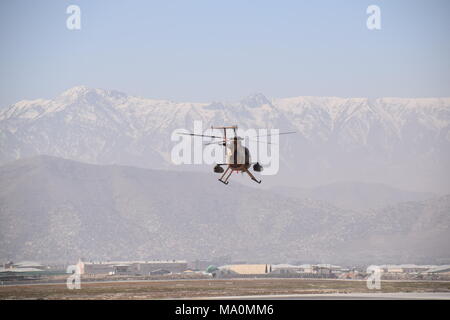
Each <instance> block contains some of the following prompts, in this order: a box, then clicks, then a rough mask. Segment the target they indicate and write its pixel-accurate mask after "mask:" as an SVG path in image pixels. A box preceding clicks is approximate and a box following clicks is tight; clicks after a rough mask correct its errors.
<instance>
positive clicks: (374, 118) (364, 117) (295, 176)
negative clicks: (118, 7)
mask: <svg viewBox="0 0 450 320" xmlns="http://www.w3.org/2000/svg"><path fill="white" fill-rule="evenodd" d="M196 120H198V121H202V123H203V127H204V129H206V128H208V127H209V126H210V125H218V124H224V123H227V124H229V123H231V124H238V125H239V126H240V127H241V128H242V129H247V128H255V129H260V128H279V129H281V130H288V131H297V134H296V135H292V136H284V137H282V138H280V161H281V166H280V172H279V174H278V175H277V176H273V177H270V179H266V183H268V184H271V185H286V186H297V187H298V186H301V187H310V186H313V185H318V184H322V185H323V184H328V183H331V182H333V181H342V180H356V181H364V182H377V183H384V184H388V185H392V186H395V187H398V188H401V189H413V190H416V191H431V192H438V193H446V192H450V176H449V174H450V168H449V166H450V165H449V163H450V98H427V99H414V98H413V99H409V98H379V99H367V98H329V97H328V98H327V97H295V98H281V99H279V98H276V99H267V98H266V97H265V96H264V95H262V94H254V95H252V96H249V97H247V98H244V99H242V100H240V101H238V102H232V103H227V102H213V103H195V102H173V101H170V100H157V99H145V98H139V97H133V96H128V95H126V94H125V93H121V92H118V91H114V90H101V89H91V88H87V87H85V86H80V87H75V88H72V89H69V90H67V91H65V92H64V93H62V94H61V95H59V96H58V97H56V98H54V99H50V100H42V99H38V100H33V101H21V102H18V103H16V104H14V105H12V106H10V107H9V108H6V109H4V110H2V111H0V146H1V149H0V163H6V162H7V161H11V160H14V159H18V158H21V157H29V156H33V155H38V154H51V155H55V156H58V157H64V158H69V159H74V160H79V161H84V162H91V163H98V164H111V163H117V164H124V165H131V166H138V167H147V168H156V169H162V168H171V169H174V170H177V169H180V167H177V166H174V165H173V164H172V163H171V161H170V150H171V148H172V147H173V146H174V142H172V141H171V140H170V137H171V134H172V133H173V132H174V131H176V130H178V129H187V130H192V129H193V123H194V121H196ZM299 183H300V184H299Z"/></svg>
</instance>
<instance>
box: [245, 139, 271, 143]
mask: <svg viewBox="0 0 450 320" xmlns="http://www.w3.org/2000/svg"><path fill="white" fill-rule="evenodd" d="M248 141H253V142H258V143H267V144H277V143H274V142H268V141H259V140H250V139H249V140H248Z"/></svg>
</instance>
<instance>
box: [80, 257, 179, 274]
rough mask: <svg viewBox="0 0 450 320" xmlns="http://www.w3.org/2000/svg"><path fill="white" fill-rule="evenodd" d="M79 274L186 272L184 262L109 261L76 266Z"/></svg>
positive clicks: (81, 263) (84, 263)
mask: <svg viewBox="0 0 450 320" xmlns="http://www.w3.org/2000/svg"><path fill="white" fill-rule="evenodd" d="M77 266H78V268H79V270H80V273H81V274H88V275H96V274H120V275H152V274H166V273H181V272H183V271H185V270H187V262H186V261H175V260H172V261H109V262H83V261H80V262H78V264H77Z"/></svg>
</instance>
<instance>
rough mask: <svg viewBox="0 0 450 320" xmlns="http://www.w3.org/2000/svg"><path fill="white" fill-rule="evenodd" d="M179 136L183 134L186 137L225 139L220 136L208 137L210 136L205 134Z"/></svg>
mask: <svg viewBox="0 0 450 320" xmlns="http://www.w3.org/2000/svg"><path fill="white" fill-rule="evenodd" d="M177 134H182V135H185V136H194V137H205V138H214V139H223V137H219V136H208V135H204V134H195V133H184V132H177Z"/></svg>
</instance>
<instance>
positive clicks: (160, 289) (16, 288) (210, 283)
mask: <svg viewBox="0 0 450 320" xmlns="http://www.w3.org/2000/svg"><path fill="white" fill-rule="evenodd" d="M0 299H1V300H5V299H6V300H8V299H11V300H15V299H48V300H55V299H75V300H97V299H99V300H129V299H136V300H141V299H277V300H278V299H293V300H298V299H306V300H315V299H326V300H330V299H332V300H334V299H350V300H355V299H356V300H360V299H361V300H367V299H383V300H385V299H450V281H389V280H383V281H382V283H381V289H380V290H369V289H368V288H367V286H366V281H363V280H335V279H333V280H325V279H314V280H312V279H270V278H269V279H226V280H225V279H220V280H211V279H202V280H199V279H193V280H186V279H185V280H141V281H133V280H131V281H98V282H83V281H82V282H81V288H80V289H73V290H69V289H68V288H67V286H66V284H65V283H51V284H50V283H39V284H14V285H1V286H0Z"/></svg>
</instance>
